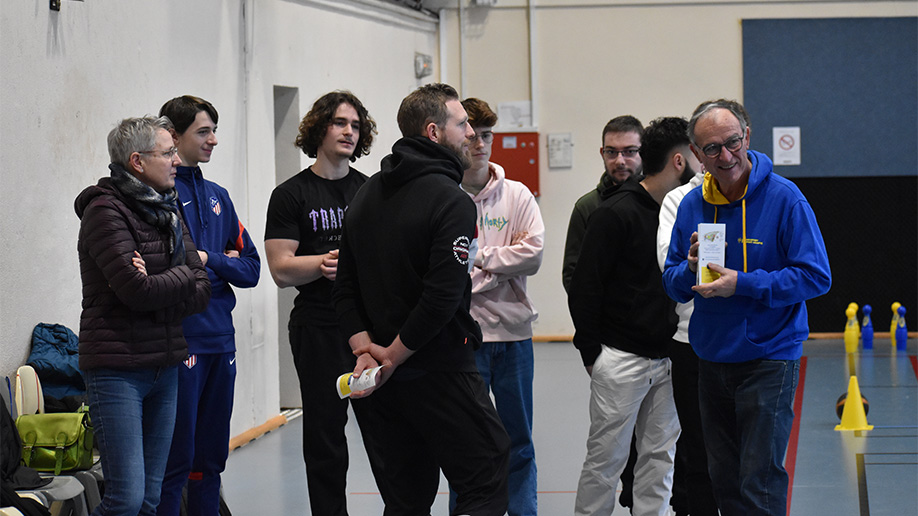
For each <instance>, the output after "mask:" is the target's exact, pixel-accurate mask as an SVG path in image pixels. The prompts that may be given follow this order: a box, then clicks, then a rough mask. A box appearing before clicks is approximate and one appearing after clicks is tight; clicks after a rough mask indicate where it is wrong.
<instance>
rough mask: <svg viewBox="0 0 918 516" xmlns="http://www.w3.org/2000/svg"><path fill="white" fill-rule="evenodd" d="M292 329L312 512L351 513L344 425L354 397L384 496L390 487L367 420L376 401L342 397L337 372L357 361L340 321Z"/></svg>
mask: <svg viewBox="0 0 918 516" xmlns="http://www.w3.org/2000/svg"><path fill="white" fill-rule="evenodd" d="M289 330H290V347H291V349H292V351H293V362H294V365H295V366H296V373H297V376H298V377H299V379H300V394H301V395H302V397H303V459H304V460H305V462H306V483H307V486H308V488H309V506H310V508H311V509H312V514H322V515H328V516H347V502H346V495H347V492H346V484H347V467H348V452H347V438H346V437H345V434H344V426H345V425H346V424H347V405H348V403H349V402H350V403H352V404H353V407H354V414H355V415H356V416H357V424H358V425H359V426H360V433H361V435H362V436H363V441H364V446H365V447H366V450H367V456H368V458H369V459H370V467H371V469H372V470H373V476H374V478H376V483H377V487H379V490H380V493H382V496H383V499H384V500H385V498H386V489H385V486H384V485H382V484H381V480H384V479H385V475H384V474H383V473H382V468H383V465H382V462H381V461H380V459H379V456H378V453H377V446H376V445H375V444H374V442H375V441H374V435H373V434H372V433H371V432H368V425H370V424H371V422H372V421H373V419H374V418H373V410H374V409H373V405H374V400H373V399H372V397H368V398H364V399H359V400H348V399H341V398H339V397H338V392H337V390H336V389H335V380H336V379H337V378H338V376H340V375H341V374H342V373H346V372H350V371H353V370H354V367H355V366H356V364H357V358H356V357H355V356H354V355H353V354H352V353H351V349H350V346H349V345H348V343H347V339H345V338H344V336H343V335H342V333H341V331H340V329H339V328H338V327H337V326H293V325H291V326H290V327H289Z"/></svg>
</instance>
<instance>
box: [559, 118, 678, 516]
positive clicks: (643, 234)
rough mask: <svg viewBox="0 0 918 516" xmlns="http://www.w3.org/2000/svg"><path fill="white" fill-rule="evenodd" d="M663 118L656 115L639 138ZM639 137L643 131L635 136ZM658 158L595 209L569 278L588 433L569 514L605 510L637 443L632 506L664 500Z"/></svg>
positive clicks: (668, 434)
mask: <svg viewBox="0 0 918 516" xmlns="http://www.w3.org/2000/svg"><path fill="white" fill-rule="evenodd" d="M667 120H668V119H660V120H655V121H654V122H653V123H652V124H651V125H650V127H648V129H647V131H645V133H644V134H645V136H647V135H648V134H653V132H654V131H655V127H656V126H657V125H660V124H665V123H667ZM642 141H643V137H642ZM665 165H666V163H665V160H657V162H655V165H654V166H653V167H648V166H647V164H645V166H644V178H643V179H642V180H641V181H640V182H638V181H637V180H636V179H634V178H631V179H628V180H627V181H625V182H624V183H622V185H621V186H620V187H619V188H617V189H616V190H614V191H612V192H611V193H610V194H609V195H608V196H607V198H606V199H604V200H603V202H602V204H600V205H599V207H598V208H597V209H596V210H595V211H594V212H593V215H592V216H591V217H590V220H589V223H588V224H587V229H586V233H585V234H584V238H583V247H582V249H581V252H580V258H579V260H578V262H577V267H576V268H575V269H574V275H573V278H572V280H571V286H570V292H569V297H568V304H569V307H570V312H571V317H572V318H573V320H574V326H575V328H576V330H577V331H576V333H575V334H574V345H575V346H576V347H577V349H578V350H580V355H581V357H582V359H583V365H584V366H585V367H586V371H587V374H589V375H590V392H591V396H590V433H589V437H588V439H587V455H586V459H585V460H584V464H583V470H582V472H581V475H580V482H579V484H578V486H577V498H576V503H575V511H574V513H575V514H577V515H585V514H591V515H599V514H605V515H610V514H612V510H613V506H614V503H615V487H616V485H617V484H618V480H619V477H620V476H621V474H622V471H623V470H624V468H625V463H626V461H627V459H628V454H629V448H630V443H631V436H632V435H634V438H635V442H636V448H637V454H638V457H637V463H636V465H635V468H634V486H633V487H632V491H633V494H634V500H633V504H634V505H633V506H632V514H636V515H646V514H663V512H664V511H665V510H666V509H667V507H666V506H667V505H668V504H669V498H670V495H671V489H672V478H673V456H674V455H675V452H676V439H677V438H678V437H679V431H680V429H679V421H678V419H677V416H676V405H675V403H674V402H673V388H672V377H671V366H670V360H669V358H666V351H667V347H668V346H669V343H670V341H671V339H672V335H673V333H674V332H675V330H676V316H675V310H674V309H675V305H674V304H673V302H672V301H671V300H670V299H669V297H668V296H667V295H666V292H665V291H664V290H663V276H662V273H661V272H660V268H659V267H658V266H657V260H656V237H657V225H658V220H659V214H660V202H661V201H662V200H663V197H664V196H665V195H666V193H667V192H669V191H670V190H672V189H673V188H675V187H677V186H679V184H680V176H681V171H679V170H677V169H676V168H674V167H667V166H665Z"/></svg>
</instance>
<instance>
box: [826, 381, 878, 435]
mask: <svg viewBox="0 0 918 516" xmlns="http://www.w3.org/2000/svg"><path fill="white" fill-rule="evenodd" d="M835 429H836V430H873V425H868V424H867V414H866V413H864V401H863V400H862V399H861V389H860V388H859V387H858V386H857V376H852V377H851V379H850V380H848V397H847V398H845V408H844V409H842V418H841V424H840V425H838V426H836V427H835Z"/></svg>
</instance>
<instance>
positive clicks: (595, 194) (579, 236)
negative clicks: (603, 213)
mask: <svg viewBox="0 0 918 516" xmlns="http://www.w3.org/2000/svg"><path fill="white" fill-rule="evenodd" d="M643 132H644V127H643V126H642V125H641V122H640V120H638V119H637V118H634V117H633V116H631V115H622V116H617V117H615V118H613V119H612V120H609V122H608V123H607V124H606V126H605V127H604V128H603V129H602V147H600V148H599V155H600V156H602V161H603V166H604V168H603V172H602V176H600V178H599V184H598V185H596V188H594V189H593V190H590V191H589V192H587V193H585V194H583V196H581V197H580V198H579V199H577V202H576V203H574V211H573V212H572V213H571V220H570V223H569V224H568V227H567V239H566V240H565V241H564V264H563V266H562V269H561V283H562V285H564V290H565V291H566V292H568V291H570V286H571V276H573V274H574V267H576V266H577V257H578V256H580V246H581V245H582V243H583V233H584V231H586V225H587V220H589V218H590V214H592V213H593V210H595V209H596V207H597V206H599V203H601V202H602V200H603V199H606V198H608V197H609V195H610V194H611V192H612V191H613V190H614V189H615V188H616V187H617V186H618V185H620V184H622V183H624V182H625V181H626V180H627V179H628V178H629V177H632V176H634V177H636V176H639V175H640V174H641V155H640V153H639V152H640V150H641V133H643Z"/></svg>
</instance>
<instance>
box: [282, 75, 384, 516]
mask: <svg viewBox="0 0 918 516" xmlns="http://www.w3.org/2000/svg"><path fill="white" fill-rule="evenodd" d="M375 132H376V123H375V122H374V121H373V119H372V118H371V117H370V115H369V113H368V112H367V109H366V108H365V107H364V106H363V104H362V103H361V102H360V100H359V99H358V98H357V97H356V96H355V95H354V94H352V93H350V92H348V91H333V92H331V93H328V94H326V95H323V96H322V97H321V98H319V99H318V100H316V102H315V103H314V104H313V106H312V109H310V110H309V112H308V113H306V116H304V117H303V120H302V122H301V123H300V132H299V135H298V136H297V138H296V146H297V147H299V148H300V149H302V150H303V153H304V154H306V155H307V156H309V157H311V158H315V160H316V161H315V163H313V164H312V165H311V166H309V167H307V168H306V169H305V170H303V171H302V172H300V173H299V174H297V175H295V176H293V177H292V178H290V179H289V180H287V181H285V182H284V183H282V184H280V185H278V186H277V188H275V189H274V192H273V193H272V194H271V200H270V202H269V204H268V221H267V225H266V228H265V252H266V254H267V257H268V267H269V268H270V270H271V277H272V278H274V282H275V283H276V284H277V286H279V287H281V288H286V287H296V289H297V290H298V294H297V296H296V299H295V301H294V304H293V310H292V311H291V313H290V323H289V326H288V328H289V331H290V347H291V349H292V351H293V362H294V366H295V367H296V371H297V376H298V377H299V381H300V392H301V395H302V400H303V459H304V460H305V462H306V479H307V484H308V487H309V504H310V507H311V508H312V514H322V515H330V516H346V515H347V502H346V491H345V486H346V481H347V467H348V451H347V439H346V437H345V434H344V426H345V424H346V423H347V407H348V400H347V399H340V398H339V397H338V394H337V393H336V392H335V389H334V388H333V385H334V383H335V379H336V378H337V377H338V376H339V375H340V374H342V373H345V372H348V371H352V370H353V369H354V366H355V364H356V358H355V357H354V355H352V354H351V353H350V352H349V348H348V345H347V338H346V337H345V336H344V335H343V334H342V333H341V330H340V328H339V326H338V322H337V319H336V316H335V308H334V305H333V304H332V299H331V292H332V286H333V285H334V282H335V277H336V275H337V269H338V245H339V241H340V239H341V228H342V223H343V221H344V213H345V211H346V210H347V208H348V204H350V202H351V199H352V198H353V197H354V194H355V193H356V192H357V190H358V189H359V188H360V187H361V185H363V183H364V182H365V181H366V180H367V176H365V175H363V174H362V173H360V172H358V171H357V170H355V169H354V168H352V167H350V162H352V161H355V160H356V159H357V158H359V157H361V156H363V155H366V154H368V153H369V152H370V146H371V145H372V143H373V134H374V133H375ZM371 403H373V400H352V406H353V408H354V413H355V414H356V416H357V422H358V424H359V425H360V428H361V431H362V433H363V435H364V443H365V444H366V448H367V455H368V456H369V458H370V465H371V467H372V468H373V471H374V475H375V476H376V478H377V479H380V478H381V477H380V475H379V474H378V473H379V469H378V466H379V463H378V461H377V460H376V456H375V454H374V451H373V446H372V444H371V442H372V436H370V435H367V432H366V431H365V429H366V426H367V422H368V420H369V418H370V417H371V416H370V415H369V411H370V410H371V406H370V404H371ZM381 491H382V489H381Z"/></svg>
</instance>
